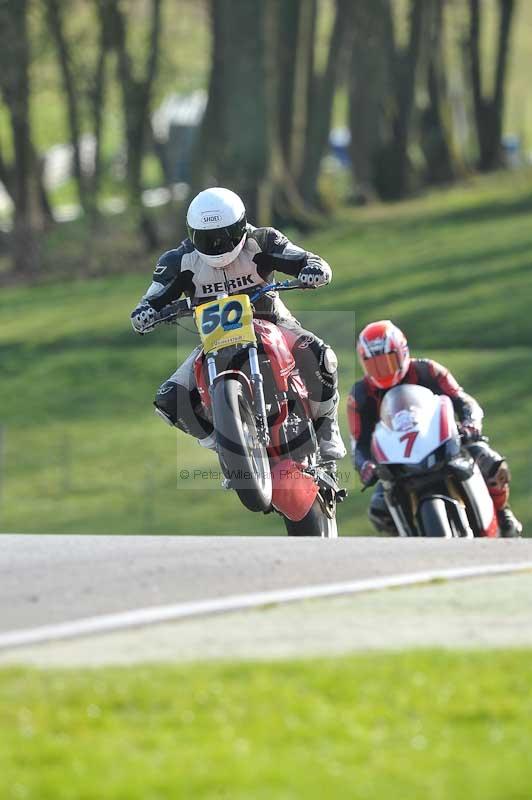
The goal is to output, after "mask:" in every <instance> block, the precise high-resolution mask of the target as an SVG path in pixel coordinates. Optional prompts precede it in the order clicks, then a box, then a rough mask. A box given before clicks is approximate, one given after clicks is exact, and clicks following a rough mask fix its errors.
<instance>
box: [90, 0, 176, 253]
mask: <svg viewBox="0 0 532 800" xmlns="http://www.w3.org/2000/svg"><path fill="white" fill-rule="evenodd" d="M104 1H105V4H106V14H107V19H108V21H109V36H110V40H111V42H112V44H113V47H114V48H115V50H116V54H117V62H118V77H119V82H120V88H121V92H122V104H123V113H124V127H125V139H126V148H127V187H128V195H129V204H130V207H131V208H132V209H133V211H134V212H135V213H136V214H137V215H138V218H139V229H140V232H141V233H142V235H143V237H144V239H145V242H146V245H147V247H148V249H152V248H154V247H155V246H156V245H157V238H158V237H157V233H156V230H155V226H154V224H153V223H152V221H151V219H150V217H149V216H148V214H146V212H145V210H144V207H143V205H142V160H143V157H144V154H145V151H146V143H147V135H146V134H147V129H148V125H149V113H150V102H151V95H152V89H153V83H154V80H155V75H156V72H157V65H158V56H159V39H160V33H161V5H162V0H151V5H150V31H149V35H148V42H147V58H146V64H145V67H144V70H143V74H142V75H141V77H135V75H134V72H133V63H132V59H131V57H130V54H129V51H128V48H127V25H126V19H127V17H126V14H125V12H124V10H123V8H122V6H121V3H120V0H104Z"/></svg>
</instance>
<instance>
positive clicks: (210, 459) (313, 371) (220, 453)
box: [173, 288, 356, 491]
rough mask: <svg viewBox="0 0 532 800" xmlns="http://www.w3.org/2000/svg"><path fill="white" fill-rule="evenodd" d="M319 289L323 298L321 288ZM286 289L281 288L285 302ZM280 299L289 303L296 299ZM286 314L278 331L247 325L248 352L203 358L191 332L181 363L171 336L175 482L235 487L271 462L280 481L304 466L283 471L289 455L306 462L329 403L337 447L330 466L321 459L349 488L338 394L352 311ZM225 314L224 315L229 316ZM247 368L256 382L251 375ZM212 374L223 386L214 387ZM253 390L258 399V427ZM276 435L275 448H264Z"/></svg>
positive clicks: (349, 361)
mask: <svg viewBox="0 0 532 800" xmlns="http://www.w3.org/2000/svg"><path fill="white" fill-rule="evenodd" d="M321 291H322V292H323V295H322V298H323V299H325V295H326V291H327V290H326V288H325V289H322V290H321ZM296 295H297V292H293V293H291V294H290V298H289V299H290V301H292V300H294V301H295V299H296ZM283 300H286V297H285V296H283ZM290 305H291V308H295V305H296V303H295V302H290ZM294 315H295V317H296V318H297V319H296V320H294V323H293V324H292V325H291V324H289V323H287V325H286V329H285V328H284V327H283V323H281V324H280V325H279V328H280V331H279V330H278V329H277V328H276V329H274V331H273V332H272V331H271V329H270V330H268V329H267V328H266V327H264V330H262V329H260V328H259V329H257V333H258V334H259V335H261V334H262V338H259V339H258V341H257V347H256V351H255V352H256V356H254V355H253V354H252V353H250V348H249V347H238V346H237V347H234V346H228V347H224V348H220V349H219V350H218V351H215V352H214V353H209V354H208V355H207V356H206V355H205V353H204V352H203V351H202V349H201V347H200V346H199V340H198V339H196V340H194V339H193V338H192V337H190V341H191V344H195V343H197V345H198V346H197V347H196V348H195V349H194V350H193V351H192V352H191V353H190V355H189V357H188V358H187V359H185V360H184V361H183V350H182V346H183V339H182V337H181V336H179V337H178V342H179V344H180V346H181V347H180V356H181V357H180V359H179V362H180V363H181V366H180V367H179V368H178V370H177V371H176V373H175V374H174V376H173V379H175V380H176V381H177V382H179V384H180V386H179V388H178V391H177V394H176V407H177V419H178V427H179V428H181V430H182V431H183V432H182V433H179V434H178V441H177V453H176V455H177V458H176V480H177V488H178V489H184V490H189V489H199V490H201V491H205V490H208V489H213V490H217V491H219V489H220V486H222V487H224V488H237V487H242V488H245V487H246V485H249V484H250V483H253V482H256V481H261V480H262V481H264V480H267V479H269V478H270V477H271V476H272V472H273V471H274V470H276V477H277V478H280V479H281V480H282V481H283V482H285V483H286V482H287V481H290V480H301V479H302V476H304V475H305V473H304V472H303V473H302V472H301V471H300V470H294V469H291V468H290V462H295V463H299V464H307V463H309V464H311V462H312V459H313V457H315V455H316V454H317V453H319V451H320V435H325V431H327V432H328V431H329V429H328V427H327V426H329V425H330V423H331V416H332V417H333V418H334V413H335V410H336V413H337V416H338V421H339V423H340V428H341V432H342V437H343V440H344V444H345V446H346V451H347V454H346V456H345V457H344V458H343V459H340V460H337V461H336V463H335V465H334V466H333V462H331V469H334V467H335V468H336V477H337V480H338V481H339V483H340V484H341V485H342V486H346V487H351V488H352V487H353V486H354V484H355V473H354V470H353V468H352V466H351V461H350V456H349V450H350V443H349V435H348V429H347V414H346V402H347V395H348V393H349V391H350V389H351V387H352V385H353V382H354V380H355V364H356V357H355V356H356V354H355V344H354V343H355V314H354V312H353V311H334V310H330V309H329V310H328V309H325V310H324V309H321V308H319V306H317V307H316V308H313V309H312V310H309V309H303V310H302V309H298V310H296V311H295V313H294ZM233 321H234V320H233V318H232V317H231V318H230V320H229V322H233ZM281 332H282V333H281ZM254 358H256V360H254ZM257 367H258V372H259V375H260V378H259V383H260V386H258V387H257V380H256V378H254V377H253V373H256V372H257ZM222 382H225V383H226V385H227V389H224V390H222V389H221V388H220V384H221V383H222ZM216 384H217V388H216V389H214V388H213V386H214V385H216ZM229 384H232V386H229ZM257 388H258V389H260V393H261V394H262V396H263V398H264V408H263V409H262V412H263V413H262V419H263V420H266V424H265V425H264V426H263V428H262V430H261V428H260V420H261V409H260V408H259V404H258V403H257ZM216 414H218V425H217V422H216V419H215V417H216ZM231 414H232V415H233V416H235V417H238V419H239V421H238V424H236V425H234V424H232V423H231V422H230V421H229V422H228V416H229V417H230V416H231ZM220 420H222V422H220ZM321 426H325V427H324V428H323V429H321ZM185 431H186V433H185ZM220 432H221V434H222V435H220ZM279 443H280V444H281V450H277V455H276V454H274V449H273V448H275V446H276V445H279ZM265 444H266V446H267V448H268V456H269V458H268V459H267V460H266V461H265V459H264V445H265ZM279 452H280V453H281V455H279ZM310 468H312V467H310ZM286 485H289V484H286Z"/></svg>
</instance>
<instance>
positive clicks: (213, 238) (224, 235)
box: [187, 187, 247, 269]
mask: <svg viewBox="0 0 532 800" xmlns="http://www.w3.org/2000/svg"><path fill="white" fill-rule="evenodd" d="M187 228H188V235H189V237H190V240H191V242H192V244H193V245H194V247H195V248H196V250H197V251H198V254H199V256H200V258H201V259H202V260H203V261H205V263H206V264H209V266H211V267H214V268H218V269H221V268H222V267H227V266H228V264H230V263H231V262H232V261H234V260H235V258H237V257H238V255H239V253H240V251H241V250H242V248H243V247H244V243H245V241H246V236H247V220H246V209H245V207H244V203H243V202H242V200H241V199H240V197H239V196H238V195H237V194H235V193H234V192H231V191H230V190H229V189H221V188H218V187H215V188H214V189H205V191H203V192H200V193H199V194H198V195H196V197H195V198H194V200H193V201H192V202H191V204H190V206H189V207H188V213H187Z"/></svg>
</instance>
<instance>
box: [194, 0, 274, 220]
mask: <svg viewBox="0 0 532 800" xmlns="http://www.w3.org/2000/svg"><path fill="white" fill-rule="evenodd" d="M268 5H269V4H268ZM266 15H267V8H266V5H265V3H264V2H263V0H211V22H212V67H211V77H210V86H209V101H208V104H207V109H206V113H205V117H204V120H203V126H202V131H201V135H200V145H199V149H198V152H197V158H196V164H195V170H194V173H195V178H194V183H196V184H197V183H201V184H204V181H205V178H206V177H207V176H210V177H211V180H215V181H216V182H217V183H219V184H220V185H222V186H227V187H228V188H230V189H233V190H234V191H235V192H237V193H238V194H239V195H240V196H241V197H242V199H243V201H244V203H245V205H246V208H247V210H248V214H249V217H250V219H253V220H258V219H259V218H260V220H261V221H264V217H269V216H270V208H269V205H270V204H269V202H266V204H264V202H263V199H262V195H263V192H264V191H265V189H266V186H265V181H267V180H268V170H269V155H268V141H267V124H268V111H267V94H266V87H265V80H264V65H265V47H264V40H263V36H262V31H263V29H264V25H265V22H266ZM235 20H238V25H236V26H235ZM195 188H196V187H195ZM197 188H199V187H197ZM201 188H203V186H202V187H201Z"/></svg>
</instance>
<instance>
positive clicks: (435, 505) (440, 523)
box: [418, 497, 453, 539]
mask: <svg viewBox="0 0 532 800" xmlns="http://www.w3.org/2000/svg"><path fill="white" fill-rule="evenodd" d="M418 525H419V527H420V529H421V535H422V536H426V537H427V538H434V537H436V538H441V539H452V536H453V532H452V529H451V526H450V524H449V519H448V517H447V508H446V505H445V501H444V500H442V499H441V498H440V497H431V498H428V499H427V500H423V502H422V503H421V505H420V507H419V510H418Z"/></svg>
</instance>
